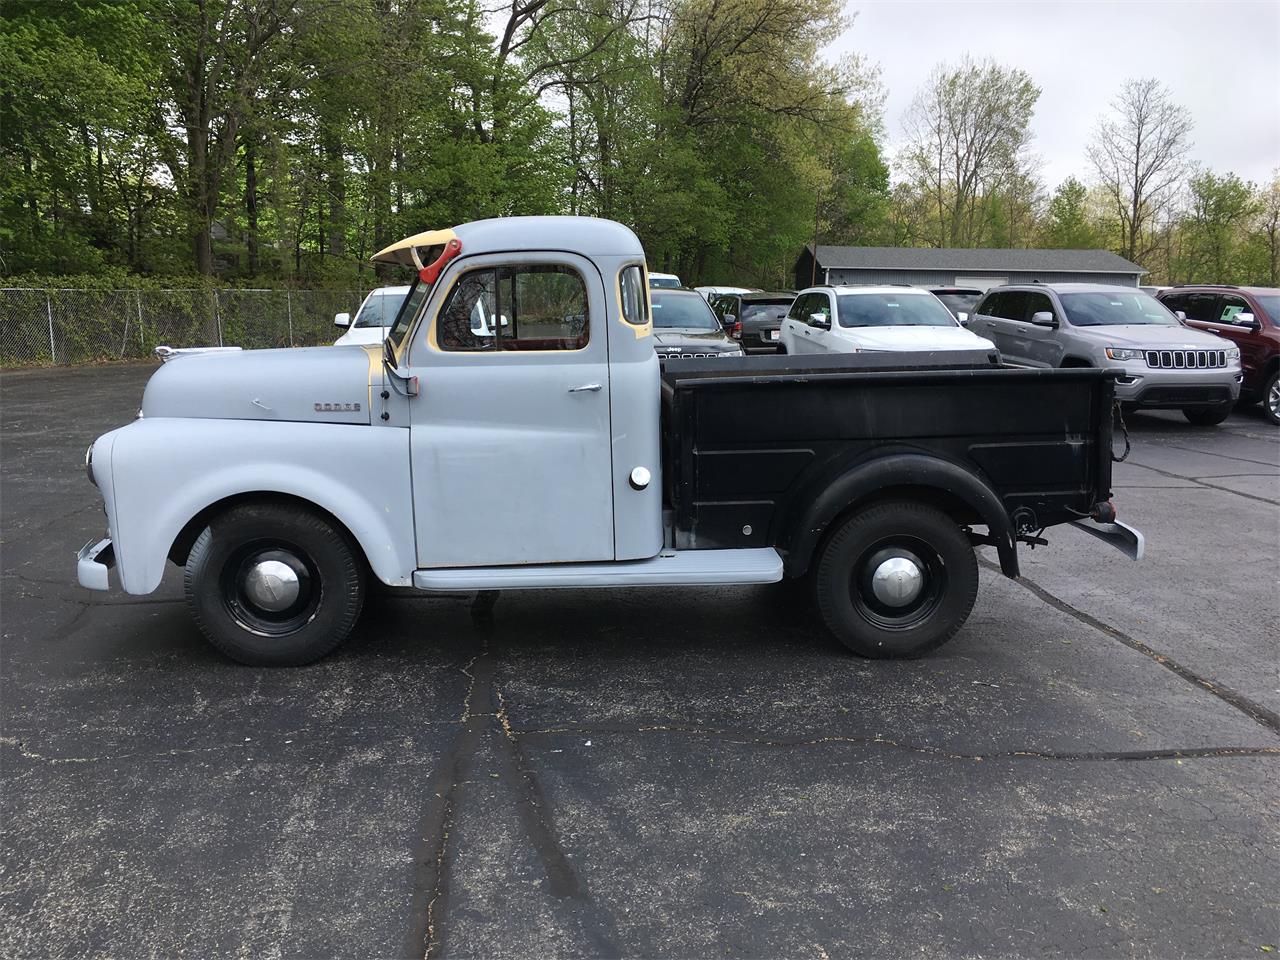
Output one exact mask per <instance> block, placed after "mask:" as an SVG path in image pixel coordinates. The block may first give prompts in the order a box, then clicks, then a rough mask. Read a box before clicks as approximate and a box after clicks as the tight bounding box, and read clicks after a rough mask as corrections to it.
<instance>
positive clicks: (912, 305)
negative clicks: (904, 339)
mask: <svg viewBox="0 0 1280 960" xmlns="http://www.w3.org/2000/svg"><path fill="white" fill-rule="evenodd" d="M836 300H837V301H838V303H839V311H840V312H839V318H840V326H842V327H954V326H955V325H956V318H955V317H953V316H951V314H950V313H949V312H947V308H946V307H944V306H943V305H942V304H941V303H939V302H938V299H937V298H936V297H935V296H933V294H931V293H842V294H840V295H839V296H838V297H837V298H836Z"/></svg>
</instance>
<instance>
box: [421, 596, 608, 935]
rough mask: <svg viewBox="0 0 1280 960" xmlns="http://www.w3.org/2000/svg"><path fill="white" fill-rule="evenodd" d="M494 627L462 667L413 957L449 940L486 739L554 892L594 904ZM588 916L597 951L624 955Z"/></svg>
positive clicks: (426, 813)
mask: <svg viewBox="0 0 1280 960" xmlns="http://www.w3.org/2000/svg"><path fill="white" fill-rule="evenodd" d="M486 626H487V621H485V620H484V619H483V618H478V619H477V628H478V629H479V630H481V631H482V632H483V634H484V645H483V648H482V650H481V652H480V653H478V654H477V655H476V656H474V657H472V658H471V660H469V661H468V662H467V663H466V664H465V665H464V666H462V667H460V668H459V670H460V672H461V673H462V674H463V675H464V676H465V677H467V678H468V681H469V682H468V685H467V692H466V694H465V696H464V698H463V704H462V712H461V715H460V717H459V719H458V721H457V722H458V723H460V724H461V726H462V729H461V731H460V732H459V734H458V736H457V737H455V738H454V741H453V743H452V744H450V746H449V749H448V751H447V752H446V754H445V755H444V757H443V758H442V759H441V761H440V764H439V767H438V768H437V772H436V775H435V777H434V778H433V782H432V789H431V799H430V800H429V801H428V803H427V805H426V807H425V808H424V810H423V812H422V816H421V817H420V818H419V821H418V830H417V838H418V840H417V845H416V848H415V850H414V863H415V877H414V884H413V892H412V896H411V899H410V919H409V924H408V932H407V934H406V938H405V952H406V953H407V954H408V955H410V956H414V957H422V958H423V960H431V958H432V957H436V956H438V955H439V954H440V951H441V950H442V949H443V948H444V945H445V942H446V930H445V925H444V921H445V916H446V913H447V910H448V907H449V895H450V876H451V859H452V854H453V852H454V846H455V845H454V843H453V842H451V841H452V840H453V836H454V833H455V830H456V814H457V810H458V807H459V804H460V803H461V792H462V789H463V787H464V786H466V785H467V784H469V783H472V782H474V781H473V780H472V777H471V774H472V770H473V768H474V766H475V761H476V757H477V756H478V754H479V753H480V750H481V749H482V748H483V747H484V746H485V744H486V741H488V743H489V744H490V745H492V746H493V747H494V750H495V754H496V757H497V762H498V769H499V772H498V774H497V777H498V783H499V784H500V785H503V786H505V787H507V788H508V789H510V790H512V792H513V793H514V795H515V800H514V802H513V803H512V804H511V807H512V808H513V809H514V810H515V812H516V818H517V820H518V821H519V823H520V825H521V827H522V828H523V829H524V831H525V833H526V835H527V837H528V838H529V840H530V842H531V845H532V847H533V850H534V852H535V853H536V854H537V856H538V859H539V861H540V862H541V864H542V867H543V869H544V871H545V873H546V876H547V889H548V890H549V891H550V892H551V894H552V895H553V896H555V897H557V898H558V899H561V900H577V901H581V902H584V903H587V904H589V903H590V900H589V898H588V896H587V894H586V891H585V889H584V887H583V885H582V882H581V880H580V879H579V878H578V875H577V871H576V870H574V868H573V865H572V864H571V863H570V862H569V859H568V857H567V856H566V855H565V853H564V850H563V848H562V847H561V846H560V842H559V839H558V838H557V835H556V832H555V828H554V824H553V822H552V818H551V812H550V808H549V806H548V804H547V802H546V799H545V797H544V795H543V792H542V788H541V786H540V785H539V783H538V779H537V777H536V775H535V773H534V771H533V768H532V766H531V765H530V764H529V762H528V759H527V758H526V757H525V755H524V751H523V749H522V747H521V744H520V742H519V735H518V734H517V732H516V731H515V729H514V728H513V727H512V725H511V722H510V719H509V716H508V708H507V700H506V697H505V695H504V694H503V693H502V691H501V689H500V688H499V686H498V683H497V658H496V656H495V655H494V652H493V650H492V649H491V645H490V640H489V636H488V630H487V629H485V628H486ZM486 695H487V697H488V699H489V703H490V705H491V706H492V708H493V709H492V710H491V711H489V712H477V711H476V709H475V706H476V703H477V701H478V700H479V698H481V697H483V696H486ZM588 919H591V920H592V922H591V923H590V924H584V927H583V931H582V932H583V933H584V934H585V935H586V936H587V938H588V939H589V940H590V941H591V944H592V948H593V951H594V952H595V953H598V954H600V955H616V954H617V953H618V949H617V947H616V946H614V945H613V943H612V941H611V938H610V936H609V934H608V932H607V931H606V930H604V929H602V927H601V923H602V920H601V919H600V918H598V917H596V918H588Z"/></svg>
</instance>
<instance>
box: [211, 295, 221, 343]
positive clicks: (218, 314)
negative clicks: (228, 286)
mask: <svg viewBox="0 0 1280 960" xmlns="http://www.w3.org/2000/svg"><path fill="white" fill-rule="evenodd" d="M210 293H211V294H212V295H213V319H214V322H215V323H217V325H218V346H222V311H221V310H219V309H218V291H217V290H211V291H210Z"/></svg>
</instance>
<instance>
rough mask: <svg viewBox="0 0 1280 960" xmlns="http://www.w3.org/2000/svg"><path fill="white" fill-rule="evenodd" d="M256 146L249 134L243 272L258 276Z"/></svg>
mask: <svg viewBox="0 0 1280 960" xmlns="http://www.w3.org/2000/svg"><path fill="white" fill-rule="evenodd" d="M257 153H258V145H257V140H256V138H255V137H254V136H253V135H252V134H250V135H249V136H247V137H245V141H244V215H245V220H246V222H247V224H248V228H249V229H248V235H247V236H246V237H245V271H246V272H247V273H248V274H249V276H251V277H254V276H257V275H258V157H257Z"/></svg>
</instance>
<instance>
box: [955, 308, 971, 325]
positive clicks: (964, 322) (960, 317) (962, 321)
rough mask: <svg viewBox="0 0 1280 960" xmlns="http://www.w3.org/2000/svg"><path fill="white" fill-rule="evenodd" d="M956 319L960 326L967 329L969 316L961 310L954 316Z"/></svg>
mask: <svg viewBox="0 0 1280 960" xmlns="http://www.w3.org/2000/svg"><path fill="white" fill-rule="evenodd" d="M956 319H957V320H959V321H960V326H962V327H967V326H968V325H969V315H968V314H967V313H965V312H964V311H963V310H961V311H960V312H959V313H957V314H956Z"/></svg>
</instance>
